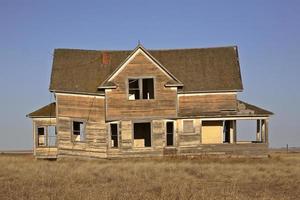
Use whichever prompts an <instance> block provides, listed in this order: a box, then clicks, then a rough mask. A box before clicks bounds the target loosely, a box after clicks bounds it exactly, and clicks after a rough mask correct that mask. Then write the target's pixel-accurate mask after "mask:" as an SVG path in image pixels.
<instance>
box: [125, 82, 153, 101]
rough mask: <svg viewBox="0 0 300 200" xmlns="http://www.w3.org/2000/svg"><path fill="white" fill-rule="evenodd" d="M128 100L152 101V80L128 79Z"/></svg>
mask: <svg viewBox="0 0 300 200" xmlns="http://www.w3.org/2000/svg"><path fill="white" fill-rule="evenodd" d="M128 99H129V100H136V99H154V80H153V78H142V79H128Z"/></svg>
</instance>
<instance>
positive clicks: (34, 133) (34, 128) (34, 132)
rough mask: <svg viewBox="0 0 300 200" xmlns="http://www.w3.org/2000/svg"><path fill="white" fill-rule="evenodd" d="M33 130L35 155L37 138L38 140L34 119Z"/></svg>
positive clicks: (34, 153) (34, 152)
mask: <svg viewBox="0 0 300 200" xmlns="http://www.w3.org/2000/svg"><path fill="white" fill-rule="evenodd" d="M32 131H33V155H34V156H35V155H36V147H37V140H36V138H37V137H36V124H35V121H34V120H32Z"/></svg>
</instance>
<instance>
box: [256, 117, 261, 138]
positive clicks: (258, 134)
mask: <svg viewBox="0 0 300 200" xmlns="http://www.w3.org/2000/svg"><path fill="white" fill-rule="evenodd" d="M260 124H261V120H260V119H258V120H257V124H256V142H261V126H260Z"/></svg>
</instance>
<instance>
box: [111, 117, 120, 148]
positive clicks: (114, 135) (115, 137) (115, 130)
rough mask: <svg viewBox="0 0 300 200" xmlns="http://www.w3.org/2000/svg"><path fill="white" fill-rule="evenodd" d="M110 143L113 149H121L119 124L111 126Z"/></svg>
mask: <svg viewBox="0 0 300 200" xmlns="http://www.w3.org/2000/svg"><path fill="white" fill-rule="evenodd" d="M110 139H111V140H110V141H111V147H112V148H118V147H119V126H118V124H117V123H111V124H110Z"/></svg>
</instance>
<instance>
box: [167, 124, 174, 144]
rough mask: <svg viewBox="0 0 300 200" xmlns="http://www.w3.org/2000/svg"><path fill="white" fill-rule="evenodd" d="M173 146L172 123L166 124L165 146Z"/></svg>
mask: <svg viewBox="0 0 300 200" xmlns="http://www.w3.org/2000/svg"><path fill="white" fill-rule="evenodd" d="M173 145H174V122H167V146H173Z"/></svg>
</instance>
